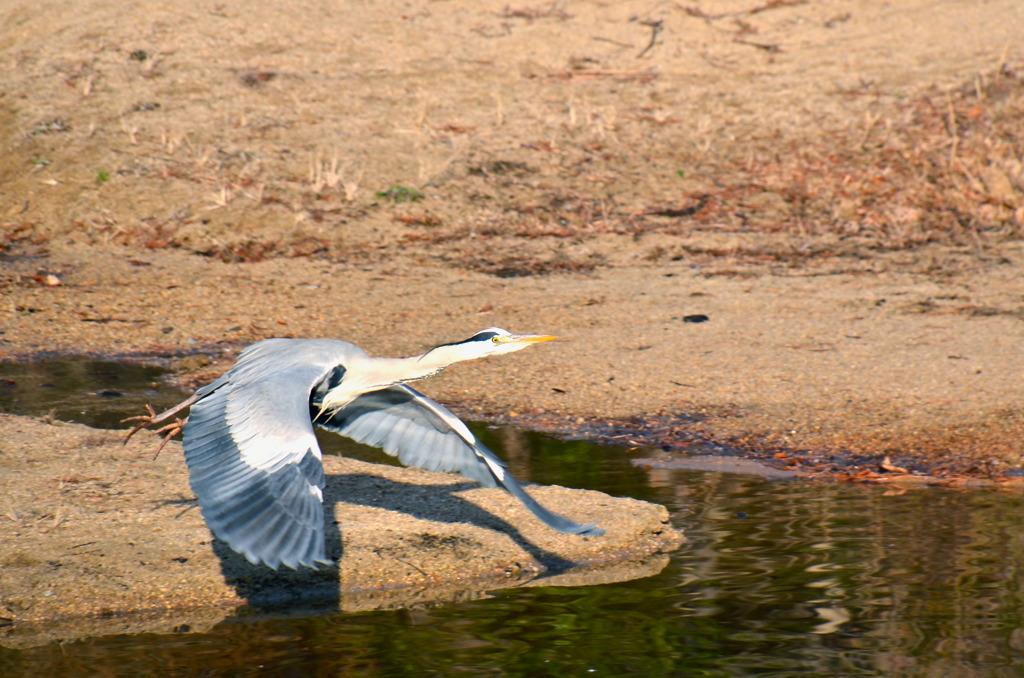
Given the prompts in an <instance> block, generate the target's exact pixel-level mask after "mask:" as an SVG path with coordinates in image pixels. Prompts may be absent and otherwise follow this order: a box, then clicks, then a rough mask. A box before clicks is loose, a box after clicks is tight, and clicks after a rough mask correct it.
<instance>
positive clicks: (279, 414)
mask: <svg viewBox="0 0 1024 678" xmlns="http://www.w3.org/2000/svg"><path fill="white" fill-rule="evenodd" d="M359 355H365V354H363V353H362V351H360V350H359V349H358V348H356V347H354V346H352V345H351V344H347V343H345V342H340V341H332V340H301V339H291V340H290V339H270V340H266V341H262V342H259V343H257V344H254V345H253V346H251V347H249V348H248V349H246V350H245V351H244V352H243V353H242V355H241V356H240V357H239V359H238V362H237V363H236V364H235V366H234V367H232V369H231V370H229V371H228V372H227V373H226V374H225V375H224V376H222V377H221V378H220V379H218V380H216V381H215V382H213V383H212V384H209V385H207V386H204V387H203V388H201V389H199V390H198V391H197V394H198V395H200V399H199V400H198V401H197V402H196V403H194V404H193V405H192V408H191V411H190V413H189V419H188V423H187V424H186V426H185V439H184V448H185V461H186V463H187V464H188V467H189V477H190V482H191V484H192V490H193V491H194V492H195V493H196V496H197V497H198V499H199V506H200V509H201V510H202V513H203V517H204V518H205V519H206V523H207V525H208V526H209V527H210V530H211V531H212V532H213V533H214V534H215V535H216V536H217V537H218V538H220V539H222V540H223V541H224V542H226V543H227V544H228V545H229V546H231V548H233V549H234V550H236V551H238V552H239V553H241V554H242V555H244V556H245V557H246V558H247V559H248V560H249V561H250V562H253V563H261V562H262V563H265V564H266V565H268V566H270V567H272V568H275V569H276V568H278V567H280V566H281V565H285V566H288V567H293V568H294V567H298V566H299V565H306V566H309V567H316V564H317V563H329V562H330V560H328V558H327V554H326V549H325V544H324V515H323V493H322V489H323V486H324V472H323V465H322V464H321V461H320V448H319V446H318V445H317V442H316V436H315V434H314V433H313V425H312V422H311V421H310V416H309V409H308V403H309V396H310V392H311V391H312V389H313V388H314V387H315V386H316V385H317V384H318V383H319V382H320V381H322V380H323V379H324V377H325V375H327V374H329V373H331V371H332V370H335V368H337V367H338V366H339V365H341V364H343V363H344V362H345V360H346V358H348V357H352V356H359Z"/></svg>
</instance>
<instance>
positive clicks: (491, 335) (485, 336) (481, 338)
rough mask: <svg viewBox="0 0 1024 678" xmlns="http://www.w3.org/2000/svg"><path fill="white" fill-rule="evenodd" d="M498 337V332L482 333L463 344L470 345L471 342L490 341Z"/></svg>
mask: <svg viewBox="0 0 1024 678" xmlns="http://www.w3.org/2000/svg"><path fill="white" fill-rule="evenodd" d="M496 336H498V333H497V332H481V333H480V334H474V335H473V336H472V337H470V338H469V339H466V341H463V342H461V343H463V344H468V343H469V342H471V341H490V340H491V339H493V338H494V337H496Z"/></svg>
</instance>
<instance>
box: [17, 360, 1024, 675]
mask: <svg viewBox="0 0 1024 678" xmlns="http://www.w3.org/2000/svg"><path fill="white" fill-rule="evenodd" d="M93 365H95V363H94V364H93ZM126 369H128V373H125V374H122V375H121V376H120V377H118V384H119V386H118V388H117V389H115V390H120V391H123V392H125V393H128V394H129V395H126V396H123V398H128V397H134V396H136V395H139V394H147V395H149V396H154V395H158V396H159V397H162V398H165V399H166V402H168V403H173V402H175V401H176V400H177V399H179V398H180V394H177V393H172V392H168V391H167V389H157V388H154V386H153V379H155V378H156V377H157V376H158V375H155V374H151V373H146V375H145V376H143V377H141V378H140V379H139V380H138V381H137V382H133V381H131V380H130V379H129V376H130V374H129V373H132V370H134V369H136V368H126ZM89 371H90V370H89V369H84V370H81V371H80V372H78V373H77V374H79V375H81V374H82V373H88V372H89ZM91 371H92V372H94V373H95V372H99V373H100V374H101V375H105V374H107V373H109V372H111V371H113V368H111V369H107V368H105V367H104V368H102V369H99V370H96V369H92V370H91ZM104 378H106V377H104ZM51 382H52V378H51ZM74 383H75V384H76V386H75V388H76V389H77V391H78V392H80V393H96V392H99V391H101V390H104V389H102V388H100V387H98V386H95V385H92V382H88V381H81V382H78V381H76V382H74ZM132 384H137V385H132ZM7 388H8V389H10V388H14V387H10V386H8V387H7ZM18 388H21V387H18ZM49 388H53V387H49ZM111 388H112V387H111ZM147 389H152V392H147ZM3 398H4V400H2V401H0V407H4V408H7V407H8V406H9V405H11V396H10V393H7V394H5V395H4V396H3ZM97 398H99V399H110V398H113V396H86V400H87V404H86V405H82V404H78V405H73V406H72V407H71V408H70V409H71V410H76V409H77V410H78V411H85V412H86V413H87V415H88V413H90V412H92V410H93V409H94V408H93V405H92V404H89V403H92V402H93V401H94V400H96V399H97ZM54 401H55V399H54V398H53V397H52V396H51V397H48V398H47V399H46V402H47V403H52V402H54ZM20 402H24V399H22V400H21V401H20ZM103 402H104V403H106V400H103ZM125 402H127V401H125ZM134 410H137V406H135V407H134V409H132V410H130V411H128V412H119V413H117V414H116V417H117V418H120V417H122V416H127V415H128V414H131V413H133V412H134ZM89 416H91V415H89ZM475 430H476V432H477V433H478V434H479V435H481V437H483V438H484V439H485V441H486V442H487V444H488V445H490V446H491V447H492V448H493V449H495V451H497V452H498V453H499V454H501V455H502V456H504V457H505V458H507V459H510V460H511V462H512V466H513V469H514V470H515V471H516V472H517V473H518V474H520V475H521V476H522V477H527V478H530V479H531V480H535V481H537V482H543V483H550V482H557V483H561V484H565V485H569V486H578V487H587V488H593V489H599V490H603V491H607V492H610V493H612V494H620V495H630V496H634V497H638V498H641V499H647V500H650V501H656V502H660V503H662V504H665V505H666V506H668V507H669V508H670V510H672V511H673V515H674V519H675V521H676V523H677V524H678V525H679V526H681V527H683V528H684V529H685V530H686V534H687V538H688V539H689V541H688V543H687V544H686V545H684V546H683V548H682V549H680V550H679V551H678V552H677V553H676V554H674V555H673V558H672V560H671V563H670V564H669V565H668V567H666V568H665V570H663V571H662V572H661V573H660V574H658V575H656V576H653V577H649V578H646V579H643V580H637V581H632V582H626V583H619V584H610V585H601V586H590V587H565V588H557V587H547V588H524V589H512V590H506V591H498V592H495V593H494V594H493V596H492V597H490V598H489V599H483V600H476V601H472V602H466V603H460V604H451V605H445V606H440V607H434V608H427V609H414V610H400V611H382V612H369V613H358V614H335V615H332V616H319V617H306V618H302V617H299V618H251V617H246V616H245V614H244V613H242V614H239V615H237V616H236V617H233V618H231V619H229V620H227V621H224V622H222V623H220V624H218V625H217V626H215V627H214V628H213V629H211V630H209V631H204V632H189V631H187V630H183V631H186V632H182V633H177V634H171V635H155V634H139V635H121V636H110V637H102V638H92V639H88V640H83V641H78V642H72V643H65V644H62V645H48V646H41V647H36V648H31V649H26V650H21V651H14V650H4V649H2V648H0V674H2V675H4V676H39V675H62V676H77V675H133V676H179V675H182V676H183V675H196V674H201V675H210V676H214V675H232V676H234V675H294V676H334V675H345V676H431V675H434V676H436V675H444V676H449V675H473V676H478V675H482V676H549V675H550V676H590V675H607V676H702V677H703V676H714V677H718V676H722V677H734V676H928V677H935V676H950V677H961V676H966V677H972V676H979V677H981V676H985V677H989V676H1020V675H1024V595H1022V582H1024V573H1022V565H1024V536H1022V535H1024V530H1022V529H1021V528H1022V522H1024V519H1022V515H1024V511H1022V508H1024V507H1022V502H1024V497H1022V496H1021V495H1019V494H1015V493H1001V492H997V491H977V490H976V491H951V490H933V489H922V490H910V491H906V492H901V491H899V490H893V489H889V488H884V487H874V486H858V485H839V484H826V483H815V482H805V481H769V480H765V479H762V478H758V477H752V476H744V475H738V474H730V473H708V472H699V471H685V470H672V471H666V470H656V471H645V470H642V469H640V468H637V467H636V466H634V465H633V464H632V463H631V461H630V460H631V458H632V457H636V456H642V455H643V454H644V453H643V452H630V451H627V450H625V449H621V448H614V447H602V446H598V445H593V444H590V443H583V442H562V441H555V440H552V439H550V438H547V437H545V436H541V435H536V434H530V433H524V432H521V431H517V430H514V429H509V428H498V429H491V428H488V427H486V426H480V425H478V426H476V427H475Z"/></svg>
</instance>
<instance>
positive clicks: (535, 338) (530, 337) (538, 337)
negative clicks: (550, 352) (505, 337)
mask: <svg viewBox="0 0 1024 678" xmlns="http://www.w3.org/2000/svg"><path fill="white" fill-rule="evenodd" d="M510 339H511V340H512V341H514V342H515V343H517V344H539V343H540V342H542V341H551V340H552V339H558V337H556V336H555V335H553V334H514V335H512V336H511V337H510Z"/></svg>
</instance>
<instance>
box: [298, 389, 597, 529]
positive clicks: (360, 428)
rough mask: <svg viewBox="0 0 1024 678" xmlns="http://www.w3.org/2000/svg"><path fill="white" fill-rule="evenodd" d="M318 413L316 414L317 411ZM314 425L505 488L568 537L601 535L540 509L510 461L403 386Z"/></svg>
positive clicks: (412, 461) (409, 461)
mask: <svg viewBox="0 0 1024 678" xmlns="http://www.w3.org/2000/svg"><path fill="white" fill-rule="evenodd" d="M314 414H315V411H314ZM314 423H315V424H317V425H318V426H321V427H323V428H325V429H327V430H329V431H334V432H335V433H340V434H341V435H343V436H346V437H348V438H352V439H353V440H355V441H357V442H361V443H365V444H367V445H372V446H373V447H379V448H381V449H383V450H384V451H385V452H387V453H388V454H392V455H395V456H397V457H398V459H399V461H401V462H402V463H403V464H406V465H408V466H416V467H419V468H422V469H426V470H428V471H457V472H458V473H460V474H462V475H463V476H465V477H467V478H470V479H472V480H476V481H478V482H480V483H481V484H482V485H485V486H486V487H495V486H497V487H501V488H504V489H505V490H507V491H508V492H509V493H510V494H511V495H512V496H514V497H515V498H516V499H518V500H519V501H521V502H522V503H523V504H524V505H525V506H526V508H528V509H530V511H531V512H532V513H533V514H534V515H535V516H537V518H538V519H540V520H541V522H543V523H544V524H546V525H548V526H549V527H551V528H553V529H555V530H558V531H559V532H566V533H569V534H583V535H591V536H598V535H601V534H603V533H604V530H602V529H600V528H598V527H596V523H591V524H588V525H579V524H577V523H574V522H573V521H571V520H569V519H568V518H566V517H564V516H561V515H558V514H557V513H553V512H551V511H549V510H548V509H546V508H544V507H543V506H541V505H540V504H539V503H537V501H536V500H535V499H534V498H533V497H531V496H530V495H529V494H528V493H527V492H526V491H525V490H524V489H523V488H522V486H521V485H520V484H519V482H518V481H516V479H515V478H514V477H512V474H510V473H509V472H508V469H507V466H506V464H505V462H503V461H502V460H501V459H499V458H498V457H497V456H496V455H495V454H494V453H493V452H491V451H490V450H489V449H487V447H486V446H485V445H484V444H483V443H481V442H480V441H479V440H477V438H476V436H474V435H473V433H472V432H471V431H470V430H469V429H468V428H467V427H466V425H465V424H464V423H462V421H461V420H460V419H459V418H458V417H456V416H455V415H454V414H452V413H451V412H450V411H449V410H448V409H446V408H445V407H444V406H442V405H441V404H439V403H437V402H435V401H433V400H431V399H430V398H428V397H426V396H425V395H423V394H422V393H420V392H419V391H417V390H415V389H413V388H410V387H409V386H406V385H405V384H399V385H397V386H391V387H389V388H385V389H381V390H379V391H373V392H371V393H365V394H363V395H361V396H359V397H358V398H356V399H355V400H354V401H352V403H351V404H349V405H348V406H346V407H344V408H343V409H341V410H339V411H338V412H336V413H334V414H333V415H332V414H331V413H330V412H325V413H323V414H321V415H320V416H319V417H317V418H316V420H315V421H314Z"/></svg>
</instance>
